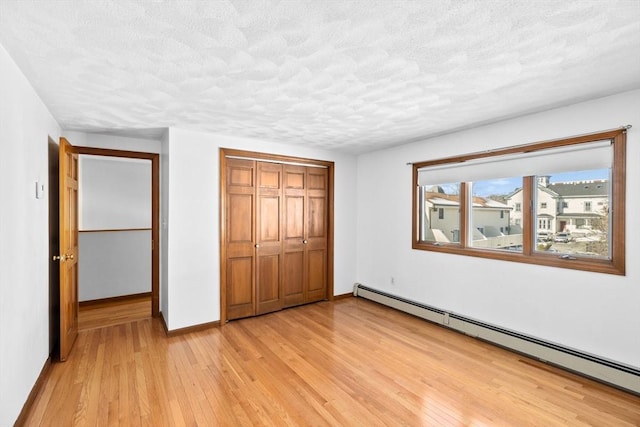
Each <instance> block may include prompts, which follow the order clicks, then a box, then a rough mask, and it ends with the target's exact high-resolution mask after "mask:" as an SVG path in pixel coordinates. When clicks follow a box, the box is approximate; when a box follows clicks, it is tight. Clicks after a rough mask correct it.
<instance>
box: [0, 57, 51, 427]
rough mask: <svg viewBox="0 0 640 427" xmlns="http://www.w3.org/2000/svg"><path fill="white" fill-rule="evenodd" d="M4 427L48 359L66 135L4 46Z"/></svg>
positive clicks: (0, 314)
mask: <svg viewBox="0 0 640 427" xmlns="http://www.w3.org/2000/svg"><path fill="white" fill-rule="evenodd" d="M0 94H2V95H1V96H2V100H1V101H0V150H1V151H2V154H1V155H0V199H1V200H2V208H1V209H0V236H1V238H0V343H1V344H0V426H10V425H13V423H14V421H15V420H16V418H17V417H18V415H19V413H20V411H21V410H22V406H23V405H24V402H25V400H26V399H27V396H28V395H29V392H31V388H32V387H33V384H34V383H35V381H36V379H37V378H38V375H39V374H40V370H41V369H42V367H43V366H44V363H45V361H46V360H47V357H48V356H49V238H48V236H49V216H48V212H49V200H48V196H45V197H44V198H42V199H36V197H35V182H36V180H38V181H40V182H41V183H43V184H45V194H47V193H48V160H47V150H48V148H47V144H48V138H49V137H50V138H51V139H52V140H54V141H56V142H57V141H58V138H59V135H60V128H59V126H58V124H57V123H56V121H55V120H54V119H53V117H52V116H51V114H50V113H49V110H48V109H47V107H46V106H45V105H44V104H43V103H42V101H41V100H40V98H39V97H38V95H37V94H36V93H35V91H34V90H33V88H32V87H31V85H30V83H29V82H28V81H27V80H26V78H25V77H24V75H23V74H22V72H21V71H20V70H19V69H18V67H17V66H16V65H15V63H14V62H13V60H12V59H11V58H10V57H9V55H8V54H7V52H6V51H5V50H4V48H3V47H2V46H0Z"/></svg>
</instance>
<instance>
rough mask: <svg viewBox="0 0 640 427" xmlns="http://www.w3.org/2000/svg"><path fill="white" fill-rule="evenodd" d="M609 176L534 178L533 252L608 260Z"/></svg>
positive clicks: (566, 174)
mask: <svg viewBox="0 0 640 427" xmlns="http://www.w3.org/2000/svg"><path fill="white" fill-rule="evenodd" d="M609 177H610V169H595V170H583V171H573V172H563V173H558V174H555V175H545V176H538V177H536V181H537V183H538V185H537V191H536V198H537V201H538V203H536V206H539V208H538V209H537V210H536V212H535V216H536V221H535V224H536V225H537V229H536V250H538V251H540V252H545V251H546V252H557V253H560V254H567V255H579V256H592V257H597V258H607V259H610V257H611V255H610V247H609V241H610V237H609V200H610V186H609V182H610V178H609ZM543 203H546V205H547V206H548V207H547V208H545V209H543V208H542V204H543Z"/></svg>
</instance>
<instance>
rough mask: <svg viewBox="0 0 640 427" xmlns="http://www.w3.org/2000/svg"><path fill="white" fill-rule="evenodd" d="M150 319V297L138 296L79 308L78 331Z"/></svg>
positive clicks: (94, 303)
mask: <svg viewBox="0 0 640 427" xmlns="http://www.w3.org/2000/svg"><path fill="white" fill-rule="evenodd" d="M150 317H151V296H150V295H140V296H133V297H130V298H127V299H121V300H106V301H105V302H104V303H100V302H92V303H91V304H89V305H85V306H82V305H81V306H80V310H79V311H78V330H80V331H83V330H88V329H95V328H103V327H105V326H114V325H121V324H123V323H130V322H135V321H138V320H142V319H147V318H150Z"/></svg>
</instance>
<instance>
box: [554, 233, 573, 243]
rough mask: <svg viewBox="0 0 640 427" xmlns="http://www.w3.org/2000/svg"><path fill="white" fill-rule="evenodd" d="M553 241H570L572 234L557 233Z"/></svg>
mask: <svg viewBox="0 0 640 427" xmlns="http://www.w3.org/2000/svg"><path fill="white" fill-rule="evenodd" d="M553 241H554V242H557V243H569V242H570V241H571V234H569V233H564V232H562V233H557V234H556V235H555V236H554V238H553Z"/></svg>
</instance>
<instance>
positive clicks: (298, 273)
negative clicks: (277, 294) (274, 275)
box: [282, 251, 304, 307]
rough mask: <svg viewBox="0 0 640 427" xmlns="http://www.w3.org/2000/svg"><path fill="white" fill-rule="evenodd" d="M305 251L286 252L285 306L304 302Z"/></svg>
mask: <svg viewBox="0 0 640 427" xmlns="http://www.w3.org/2000/svg"><path fill="white" fill-rule="evenodd" d="M303 281H304V251H295V252H287V253H285V254H284V278H283V281H282V282H283V286H284V290H283V291H284V293H283V297H284V306H285V307H291V306H293V305H298V304H302V303H304V285H303V283H304V282H303Z"/></svg>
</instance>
